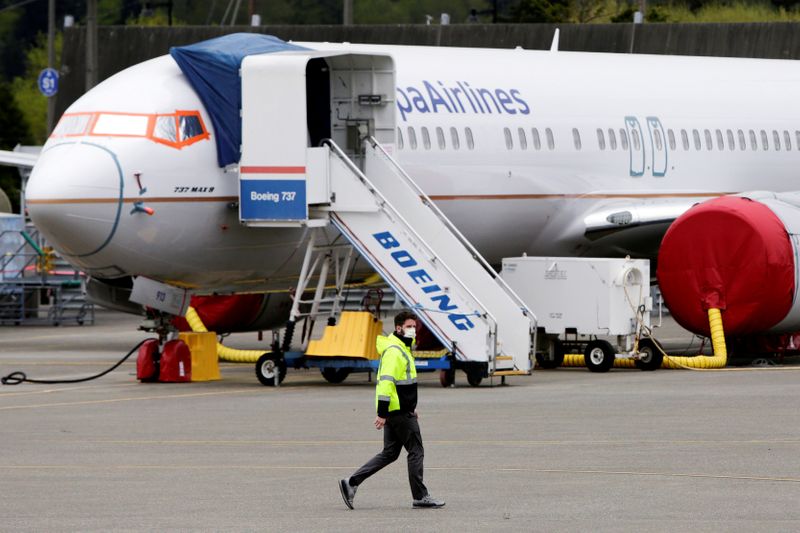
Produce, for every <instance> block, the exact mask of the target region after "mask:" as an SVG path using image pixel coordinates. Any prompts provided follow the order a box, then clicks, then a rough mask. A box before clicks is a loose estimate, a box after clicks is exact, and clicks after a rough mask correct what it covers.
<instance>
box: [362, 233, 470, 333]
mask: <svg viewBox="0 0 800 533" xmlns="http://www.w3.org/2000/svg"><path fill="white" fill-rule="evenodd" d="M372 236H373V237H374V238H375V240H376V241H378V244H380V245H381V246H382V247H383V249H384V250H390V249H392V248H400V243H399V242H398V241H397V239H395V237H394V235H392V234H391V233H390V232H388V231H382V232H378V233H373V234H372ZM391 256H392V258H393V259H394V260H395V261H396V262H397V264H398V265H400V266H401V267H403V268H410V267H414V266H417V261H416V259H414V258H413V257H412V256H411V254H410V253H409V252H408V251H407V250H404V249H402V248H401V249H399V250H395V251H393V252H391ZM406 273H407V274H408V275H409V277H410V278H411V279H412V280H414V283H416V284H417V285H420V284H422V283H429V282H432V281H433V278H432V277H431V276H430V274H428V272H426V271H425V270H424V269H422V268H420V269H416V270H410V271H406ZM421 289H422V292H424V293H425V294H430V295H431V296H430V299H431V301H432V302H433V303H434V304H436V306H437V308H438V310H439V311H456V310H457V309H458V306H457V305H455V304H454V303H452V302H451V301H450V296H448V295H447V294H445V293H444V291H443V290H442V288H441V287H439V285H437V284H436V283H432V284H430V285H424V286H422V287H421ZM447 318H448V319H450V322H452V324H453V325H454V326H455V327H456V328H457V329H459V330H461V331H469V330H471V329H472V328H474V327H475V324H473V323H472V321H471V320H470V319H469V318H468V317H467V316H466V315H463V314H459V313H448V314H447Z"/></svg>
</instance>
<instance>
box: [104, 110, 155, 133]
mask: <svg viewBox="0 0 800 533" xmlns="http://www.w3.org/2000/svg"><path fill="white" fill-rule="evenodd" d="M149 119H150V117H148V116H147V115H116V114H111V113H100V114H99V115H98V116H97V120H96V121H95V123H94V127H93V128H92V135H125V136H131V137H145V136H146V135H147V124H148V122H149Z"/></svg>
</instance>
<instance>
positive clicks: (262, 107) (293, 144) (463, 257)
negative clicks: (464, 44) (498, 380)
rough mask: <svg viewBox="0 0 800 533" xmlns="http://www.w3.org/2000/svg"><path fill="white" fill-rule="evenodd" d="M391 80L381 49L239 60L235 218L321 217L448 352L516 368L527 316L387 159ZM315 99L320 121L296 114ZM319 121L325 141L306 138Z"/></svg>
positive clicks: (270, 222) (490, 370)
mask: <svg viewBox="0 0 800 533" xmlns="http://www.w3.org/2000/svg"><path fill="white" fill-rule="evenodd" d="M319 58H324V61H325V63H324V65H325V66H324V67H323V68H322V70H323V74H322V77H323V78H324V77H325V76H327V77H328V83H329V86H328V87H320V86H319V84H317V85H312V84H310V83H309V84H307V82H306V75H307V74H308V75H309V79H312V78H311V76H313V79H314V80H316V81H318V80H319V78H320V71H319V68H320V64H322V63H321V62H320V61H319ZM311 61H314V63H312V64H313V68H314V69H315V73H313V74H311V73H310V70H309V69H310V68H312V67H311V66H310V63H309V62H311ZM325 72H327V74H325ZM277 80H279V83H278V82H277ZM316 81H315V83H316ZM394 83H395V82H394V67H393V62H392V59H391V58H390V57H389V56H383V55H374V54H359V53H349V52H347V51H342V52H317V51H302V52H284V53H274V54H265V55H258V56H249V57H247V58H246V59H245V60H244V62H243V63H242V107H243V110H242V141H243V144H242V158H241V162H240V218H241V221H242V223H243V224H246V225H248V226H253V227H266V228H269V227H287V226H289V227H292V226H294V227H297V226H308V227H324V226H327V225H328V224H333V225H334V226H335V227H336V228H337V229H338V230H339V231H340V232H341V233H342V234H343V235H344V236H345V237H346V238H347V240H348V241H349V242H350V243H351V244H352V245H353V246H354V247H355V248H356V249H357V250H358V252H359V253H360V254H361V256H362V257H364V258H365V259H366V260H367V261H368V262H369V263H370V264H371V265H372V267H373V268H374V269H375V270H376V271H377V272H378V273H379V274H380V275H381V276H382V277H383V278H384V280H385V281H386V282H387V283H388V284H389V285H391V286H392V288H393V289H394V290H395V292H396V293H397V294H398V295H399V296H400V297H401V298H402V299H403V300H404V301H405V302H406V304H408V305H409V307H412V308H414V311H415V312H416V313H417V315H418V316H419V317H420V319H421V320H422V321H423V322H424V323H425V325H426V326H427V327H428V328H430V330H431V331H432V332H433V333H434V334H435V335H436V336H437V337H438V338H439V340H440V341H442V343H444V344H445V346H448V347H451V348H453V350H454V354H455V356H456V358H457V359H458V360H460V361H463V362H473V363H485V364H486V373H487V375H489V376H492V375H499V376H504V375H510V374H527V373H529V372H530V371H531V368H532V365H531V358H532V356H533V354H534V349H535V345H536V338H535V336H536V318H535V316H534V315H533V313H532V312H531V311H530V310H529V309H528V308H527V306H526V305H525V304H524V303H523V302H522V300H521V299H520V298H519V297H518V296H517V295H516V294H514V292H513V291H512V290H511V289H510V288H509V287H508V285H506V284H505V282H504V281H503V280H502V278H500V277H499V276H498V275H497V273H496V272H495V271H494V270H493V269H492V268H491V267H490V266H489V265H488V264H487V263H486V261H485V260H484V259H483V258H482V257H481V256H480V254H479V253H478V252H477V251H476V250H475V249H474V248H473V247H472V245H471V244H470V243H469V242H468V241H467V240H466V239H465V238H464V236H463V235H462V234H461V233H460V232H459V231H458V230H457V229H456V228H455V226H453V224H452V223H451V222H450V221H449V220H448V219H447V218H446V217H445V216H444V214H443V213H442V212H441V211H440V210H439V209H438V208H437V207H436V206H435V205H434V204H433V203H432V202H431V200H430V199H429V198H428V197H427V196H426V195H425V193H424V192H423V191H422V190H421V189H420V188H419V187H418V186H417V184H416V183H415V182H414V181H413V180H412V178H411V177H410V176H408V175H407V174H406V173H405V172H404V171H403V169H402V168H401V167H400V165H399V164H398V163H397V162H396V161H395V160H394V159H393V158H392V156H391V155H390V152H391V151H392V149H393V148H394V141H395V139H394V136H395V104H394V95H395V85H394ZM320 98H326V99H328V100H329V102H330V104H329V105H330V115H329V119H330V122H329V123H327V120H328V117H325V116H323V117H320V116H316V117H309V116H308V113H309V112H314V113H319V112H320V111H319V110H320V109H324V113H325V114H327V113H328V106H320V102H319V99H320ZM307 99H308V102H307ZM320 124H322V126H320ZM320 128H322V130H323V131H325V132H326V133H327V135H325V136H326V137H329V138H330V139H329V140H327V141H325V142H324V143H322V146H310V142H311V141H310V139H312V138H314V137H316V138H319V137H320V133H319V131H320ZM312 130H314V131H312ZM340 145H341V146H344V148H340Z"/></svg>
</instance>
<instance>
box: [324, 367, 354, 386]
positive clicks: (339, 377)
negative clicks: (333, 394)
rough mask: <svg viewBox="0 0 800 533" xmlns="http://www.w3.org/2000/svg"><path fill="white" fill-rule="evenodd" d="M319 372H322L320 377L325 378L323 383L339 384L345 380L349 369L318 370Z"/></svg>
mask: <svg viewBox="0 0 800 533" xmlns="http://www.w3.org/2000/svg"><path fill="white" fill-rule="evenodd" d="M319 370H320V372H322V377H323V378H325V381H327V382H328V383H334V384H336V383H341V382H342V381H344V380H346V379H347V376H349V375H350V372H351V370H350V369H349V368H330V367H328V368H320V369H319Z"/></svg>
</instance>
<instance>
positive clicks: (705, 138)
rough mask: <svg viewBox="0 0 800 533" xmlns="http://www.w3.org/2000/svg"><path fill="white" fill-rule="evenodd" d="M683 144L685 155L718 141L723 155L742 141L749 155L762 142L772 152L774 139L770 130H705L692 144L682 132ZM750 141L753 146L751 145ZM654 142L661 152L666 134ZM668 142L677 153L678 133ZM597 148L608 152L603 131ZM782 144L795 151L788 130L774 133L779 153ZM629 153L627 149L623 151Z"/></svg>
mask: <svg viewBox="0 0 800 533" xmlns="http://www.w3.org/2000/svg"><path fill="white" fill-rule="evenodd" d="M608 131H609V145H610V146H611V148H612V150H613V149H614V146H613V137H612V136H613V133H614V131H613V130H608ZM621 133H624V130H621ZM632 133H633V135H632V137H634V149H636V150H638V149H639V148H638V146H637V145H638V142H636V141H638V135H637V131H636V130H633V132H632ZM794 133H795V146H796V147H797V150H800V130H798V131H795V132H794ZM680 140H681V147H682V148H683V150H684V151H689V150H690V149H691V148H692V147H694V149H695V150H702V149H703V146H704V145H705V149H706V150H713V149H714V144H715V141H716V148H717V150H719V151H723V150H725V148H726V147H727V149H728V150H729V151H733V150H736V148H737V141H738V148H739V150H741V151H746V150H747V149H748V147H749V149H750V150H751V151H756V150H758V146H759V140H760V141H761V149H762V150H765V151H766V150H769V147H770V135H769V133H768V132H767V131H766V130H760V131H759V132H758V134H757V133H756V131H755V130H748V132H747V134H745V132H744V130H736V133H735V134H734V132H733V130H730V129H729V130H725V132H724V133H723V131H722V130H719V129H717V130H714V132H713V133H712V131H711V130H708V129H706V130H703V131H702V135H701V132H700V130H696V129H693V130H691V140H690V136H689V132H688V131H687V130H683V129H682V130H680ZM748 140H749V143H748ZM653 141H654V143H655V148H656V150H658V151H661V150H663V149H664V140H663V139H662V134H661V131H660V130H653ZM667 142H668V143H669V148H670V150H676V149H677V148H678V142H677V138H676V135H675V132H674V131H673V130H671V129H669V130H667ZM597 144H598V146H599V147H600V149H601V150H605V134H604V132H603V130H602V129H601V128H597ZM781 144H783V148H784V149H785V150H787V151H788V150H791V149H792V136H791V134H790V133H789V131H787V130H783V133H782V134H781V132H779V131H778V130H772V146H773V147H774V149H775V150H776V151H779V150H781ZM623 149H625V148H623Z"/></svg>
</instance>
